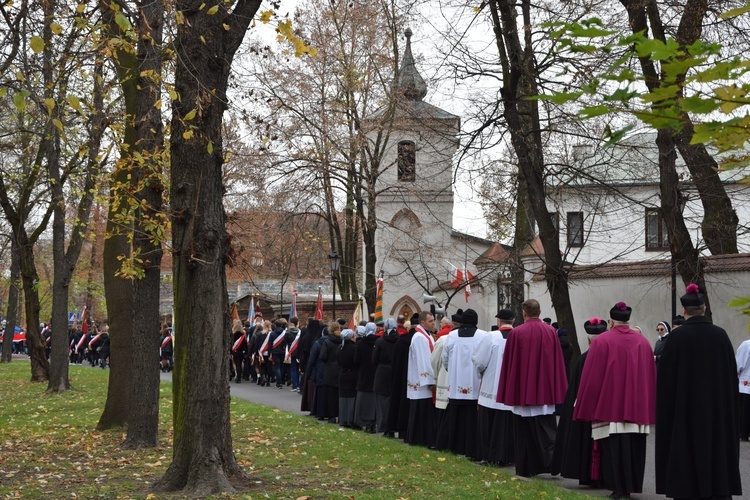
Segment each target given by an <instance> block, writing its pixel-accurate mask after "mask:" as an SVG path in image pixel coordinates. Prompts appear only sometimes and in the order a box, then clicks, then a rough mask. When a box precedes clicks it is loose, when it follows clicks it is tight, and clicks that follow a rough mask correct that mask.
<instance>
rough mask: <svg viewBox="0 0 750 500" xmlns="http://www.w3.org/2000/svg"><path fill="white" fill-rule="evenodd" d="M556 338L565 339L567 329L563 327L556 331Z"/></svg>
mask: <svg viewBox="0 0 750 500" xmlns="http://www.w3.org/2000/svg"><path fill="white" fill-rule="evenodd" d="M557 336H558V337H567V336H568V329H567V328H565V327H563V328H558V329H557Z"/></svg>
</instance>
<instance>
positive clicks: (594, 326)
mask: <svg viewBox="0 0 750 500" xmlns="http://www.w3.org/2000/svg"><path fill="white" fill-rule="evenodd" d="M583 329H584V330H586V333H588V334H589V335H599V334H600V333H604V332H605V331H607V323H605V322H604V320H603V319H601V318H597V317H596V316H595V317H593V318H591V319H587V320H586V322H585V323H584V324H583Z"/></svg>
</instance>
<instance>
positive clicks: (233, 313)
mask: <svg viewBox="0 0 750 500" xmlns="http://www.w3.org/2000/svg"><path fill="white" fill-rule="evenodd" d="M229 315H230V316H231V317H232V321H234V320H236V319H240V313H239V312H237V302H235V303H234V304H232V311H231V312H230V313H229Z"/></svg>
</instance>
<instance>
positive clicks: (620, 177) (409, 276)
mask: <svg viewBox="0 0 750 500" xmlns="http://www.w3.org/2000/svg"><path fill="white" fill-rule="evenodd" d="M410 37H411V32H410V31H408V30H407V32H406V50H405V53H404V57H403V63H402V67H401V71H400V73H399V79H398V81H397V82H396V85H397V88H398V89H399V90H400V91H401V93H402V95H403V99H402V100H401V101H399V102H398V104H397V105H396V107H395V108H393V109H389V108H382V109H380V110H378V111H376V112H375V113H373V114H372V115H371V116H369V117H367V120H368V121H369V122H370V124H369V125H370V128H371V129H373V130H375V129H377V126H375V123H377V122H387V121H388V120H389V118H390V115H389V113H393V115H392V117H393V121H392V129H391V131H390V136H389V139H388V146H387V148H386V150H385V152H384V156H383V161H382V169H383V170H382V172H381V175H380V177H379V178H378V182H377V185H376V189H377V191H378V197H377V219H378V229H377V233H376V254H377V271H378V272H379V273H382V276H383V279H384V284H385V292H384V297H383V314H384V316H385V317H389V316H393V317H395V316H396V315H398V314H404V315H407V316H409V315H411V314H412V313H414V312H418V311H420V310H422V309H425V308H428V307H429V306H427V305H425V304H424V302H423V301H422V295H423V294H424V293H426V292H429V293H430V294H432V295H435V296H437V298H438V301H439V302H440V303H441V304H443V305H445V304H446V302H447V301H448V300H449V299H450V304H449V307H448V310H447V314H449V315H450V314H452V313H454V312H455V311H456V309H457V308H463V309H465V308H467V307H471V308H473V309H475V310H476V311H477V313H478V315H479V320H480V327H482V328H489V327H490V325H492V324H494V323H495V319H494V315H495V313H496V311H497V309H498V308H500V307H503V306H506V307H507V305H508V302H509V295H510V288H511V286H512V284H511V279H510V275H509V270H510V266H509V265H507V261H508V258H509V255H510V253H509V251H510V248H508V247H505V246H503V245H500V244H498V243H494V242H491V241H488V240H484V239H482V238H477V237H473V236H470V235H467V234H463V233H461V232H460V231H456V230H454V229H453V228H452V227H451V226H452V221H453V173H454V170H453V156H454V154H455V152H456V150H457V148H458V145H459V144H458V139H457V136H458V132H459V127H460V119H459V118H458V117H457V116H455V115H452V114H450V113H448V112H446V111H444V110H442V109H439V108H437V107H435V106H432V105H430V104H428V103H426V102H424V101H423V100H422V99H423V98H424V97H425V95H426V93H427V88H426V85H425V82H424V80H423V79H422V78H421V76H420V75H419V72H418V71H417V69H416V67H415V64H414V58H413V56H412V52H411V42H410ZM368 137H369V139H370V140H371V141H373V143H374V142H375V141H376V135H375V132H373V133H372V134H371V135H369V136H368ZM574 157H575V158H574V160H575V161H574V165H572V166H571V168H570V169H567V170H563V171H561V172H560V173H558V174H557V175H552V176H550V177H549V185H548V196H549V200H548V203H547V207H548V210H549V211H550V212H551V213H553V214H555V218H556V220H557V226H558V228H559V229H560V231H559V232H560V248H561V250H562V251H563V252H564V260H565V262H567V263H568V264H569V266H570V267H569V270H570V275H569V278H570V283H569V284H570V295H571V301H572V308H573V313H574V316H575V318H576V326H577V328H576V329H577V330H578V334H579V344H580V345H585V334H584V332H583V328H582V325H583V322H584V321H585V320H586V319H588V318H590V317H591V316H600V317H606V316H607V315H608V313H609V309H610V308H611V307H612V306H613V305H614V304H615V303H616V302H618V301H625V302H626V303H628V304H629V305H631V306H632V307H633V309H634V313H633V316H632V322H631V323H632V324H633V325H640V326H641V327H642V328H643V331H644V333H645V334H646V335H647V336H649V337H650V338H651V339H652V340H656V336H655V333H654V332H653V330H654V329H655V325H656V323H657V322H659V321H664V320H666V321H671V319H672V312H671V305H672V293H673V286H672V272H671V263H670V254H669V249H668V245H667V235H666V230H665V228H664V226H663V224H662V222H661V220H660V217H659V214H658V212H657V211H656V210H655V209H656V208H658V207H659V205H660V201H659V168H658V163H657V153H656V150H655V146H654V140H653V135H651V134H648V133H646V134H638V135H634V136H632V137H631V138H629V139H627V140H625V141H623V142H622V143H621V144H618V145H617V146H615V147H611V148H606V149H602V150H599V151H594V149H593V148H589V147H586V146H578V147H576V149H575V150H574ZM678 168H679V169H680V170H679V171H680V173H681V178H682V179H683V181H684V183H683V186H682V188H683V193H684V195H685V199H686V202H685V207H684V215H685V219H686V223H687V225H688V228H689V229H690V231H691V234H692V235H693V236H694V243H695V244H696V246H697V247H698V248H701V249H702V254H703V255H705V257H706V261H705V269H706V283H707V287H708V293H709V296H710V299H711V307H712V311H713V318H714V322H715V323H716V324H718V325H720V326H722V327H724V328H725V329H726V330H727V332H728V333H729V334H730V337H731V338H732V341H733V343H734V345H735V347H736V346H738V345H739V343H740V342H742V341H743V340H745V339H746V338H747V333H746V329H745V326H746V324H747V317H746V316H744V315H742V314H741V313H740V312H738V311H736V310H734V309H731V308H729V307H728V305H727V304H728V303H729V301H730V300H732V299H733V298H734V297H736V296H738V295H749V294H750V253H748V252H750V230H749V228H750V186H748V185H747V184H743V183H741V182H740V180H741V179H742V178H743V177H744V176H745V172H741V171H727V172H722V173H721V178H722V180H723V181H724V183H725V186H726V189H727V191H728V192H729V193H730V195H731V197H732V199H733V205H734V208H735V210H736V211H737V214H738V216H739V219H740V231H739V234H738V240H739V248H740V252H741V253H740V254H739V255H729V256H718V257H710V256H708V254H707V252H706V251H705V245H703V242H702V236H701V232H700V223H701V219H702V205H701V203H700V198H699V197H698V195H697V193H696V191H695V189H694V187H693V186H692V184H691V182H690V175H689V173H688V171H687V169H686V168H685V167H684V165H683V164H681V163H680V162H678ZM522 255H523V263H524V268H525V278H524V283H523V284H522V286H523V288H524V296H525V297H526V298H536V299H538V300H539V301H540V303H541V305H542V314H543V316H549V317H552V318H554V316H555V313H554V310H553V309H552V306H551V300H550V296H549V293H548V292H547V285H546V282H545V280H544V277H543V249H542V247H541V245H540V243H539V240H538V239H537V240H536V241H535V242H534V243H533V244H532V245H530V246H529V247H528V248H526V249H525V250H524V251H523V252H522ZM450 264H453V265H454V266H457V267H459V268H462V267H463V266H464V265H465V264H466V265H467V266H468V269H469V270H470V272H472V273H473V274H474V275H475V276H476V280H474V281H472V282H471V290H472V294H471V296H470V297H469V299H468V302H467V301H466V300H465V298H464V293H463V290H462V289H456V288H455V287H453V286H452V285H451V284H450ZM674 289H675V290H676V291H677V297H678V298H679V296H680V295H682V294H683V293H684V286H683V284H682V283H681V280H680V279H679V278H678V279H677V282H676V283H675V286H674ZM677 309H678V312H679V311H680V310H681V308H680V307H679V302H678V306H677ZM561 326H565V325H561Z"/></svg>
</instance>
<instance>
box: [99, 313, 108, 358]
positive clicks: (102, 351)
mask: <svg viewBox="0 0 750 500" xmlns="http://www.w3.org/2000/svg"><path fill="white" fill-rule="evenodd" d="M99 345H100V346H101V347H99V362H100V365H99V366H101V367H102V369H104V368H106V367H107V364H108V363H109V325H107V324H105V325H104V329H103V330H102V336H101V337H100V339H99Z"/></svg>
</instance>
